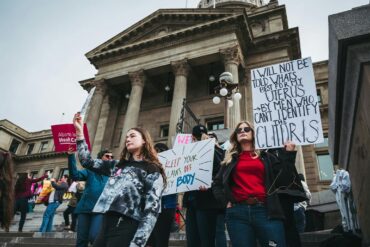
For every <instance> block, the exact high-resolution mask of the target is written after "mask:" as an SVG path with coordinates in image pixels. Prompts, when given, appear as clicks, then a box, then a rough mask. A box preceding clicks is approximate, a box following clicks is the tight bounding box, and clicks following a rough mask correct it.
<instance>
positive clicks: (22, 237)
mask: <svg viewBox="0 0 370 247" xmlns="http://www.w3.org/2000/svg"><path fill="white" fill-rule="evenodd" d="M66 208H67V203H66V202H65V203H63V204H62V205H60V206H59V208H58V209H57V212H56V215H55V217H54V231H53V232H49V233H40V232H37V231H38V230H39V227H40V225H41V222H42V215H43V213H44V210H45V206H44V205H36V207H35V208H34V212H32V213H28V214H27V219H26V222H25V225H24V228H23V232H22V233H18V232H17V230H18V221H19V217H20V216H19V215H16V216H15V218H14V220H13V223H12V226H11V228H10V232H9V233H5V232H3V231H0V247H10V246H14V247H43V246H45V247H46V246H53V247H62V246H66V247H68V246H75V242H76V233H69V232H66V231H63V227H64V219H63V211H64V210H65V209H66ZM330 236H331V235H330V230H325V231H317V232H307V233H303V234H301V239H302V246H303V247H318V246H319V245H320V242H322V241H323V240H325V239H327V238H328V237H330ZM179 246H186V237H185V233H184V232H179V233H171V236H170V247H179ZM230 246H231V245H230ZM194 247H196V246H194Z"/></svg>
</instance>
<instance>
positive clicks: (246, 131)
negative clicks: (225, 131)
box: [235, 127, 252, 134]
mask: <svg viewBox="0 0 370 247" xmlns="http://www.w3.org/2000/svg"><path fill="white" fill-rule="evenodd" d="M251 130H252V128H251V127H244V128H237V129H236V130H235V132H236V133H237V134H240V133H242V132H245V133H248V132H249V131H251Z"/></svg>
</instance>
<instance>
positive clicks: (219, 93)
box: [212, 72, 242, 128]
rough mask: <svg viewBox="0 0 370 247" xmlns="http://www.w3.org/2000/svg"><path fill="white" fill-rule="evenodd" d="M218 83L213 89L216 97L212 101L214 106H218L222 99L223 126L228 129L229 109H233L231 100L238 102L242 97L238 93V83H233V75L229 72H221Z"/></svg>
mask: <svg viewBox="0 0 370 247" xmlns="http://www.w3.org/2000/svg"><path fill="white" fill-rule="evenodd" d="M219 82H220V84H219V85H217V86H216V87H215V88H214V90H215V94H216V96H214V97H213V99H212V101H213V103H214V104H219V103H220V102H221V98H224V101H225V108H224V111H225V115H224V125H225V128H229V127H230V126H229V108H231V107H233V105H234V103H233V100H235V101H238V100H240V99H241V98H242V95H241V94H240V93H239V88H238V83H234V80H233V75H232V74H231V73H230V72H223V73H222V74H221V75H220V78H219Z"/></svg>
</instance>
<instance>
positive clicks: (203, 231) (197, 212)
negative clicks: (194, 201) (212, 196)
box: [186, 206, 218, 247]
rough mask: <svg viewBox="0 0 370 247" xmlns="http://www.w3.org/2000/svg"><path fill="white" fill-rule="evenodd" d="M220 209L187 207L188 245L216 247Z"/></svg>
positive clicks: (189, 246) (190, 246) (191, 246)
mask: <svg viewBox="0 0 370 247" xmlns="http://www.w3.org/2000/svg"><path fill="white" fill-rule="evenodd" d="M217 215H218V209H205V210H201V209H196V208H195V207H193V206H190V207H188V208H187V209H186V239H187V241H186V242H187V246H188V247H194V246H199V247H215V239H216V223H217Z"/></svg>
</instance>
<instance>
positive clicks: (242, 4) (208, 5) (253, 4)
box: [198, 0, 263, 8]
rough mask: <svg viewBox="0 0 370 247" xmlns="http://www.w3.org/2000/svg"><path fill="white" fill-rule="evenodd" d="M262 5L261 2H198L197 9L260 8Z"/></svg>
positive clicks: (204, 0) (243, 0) (203, 0)
mask: <svg viewBox="0 0 370 247" xmlns="http://www.w3.org/2000/svg"><path fill="white" fill-rule="evenodd" d="M262 5H263V0H200V2H199V4H198V8H213V7H214V6H215V7H221V8H232V7H243V8H246V7H247V8H251V7H260V6H262Z"/></svg>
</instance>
